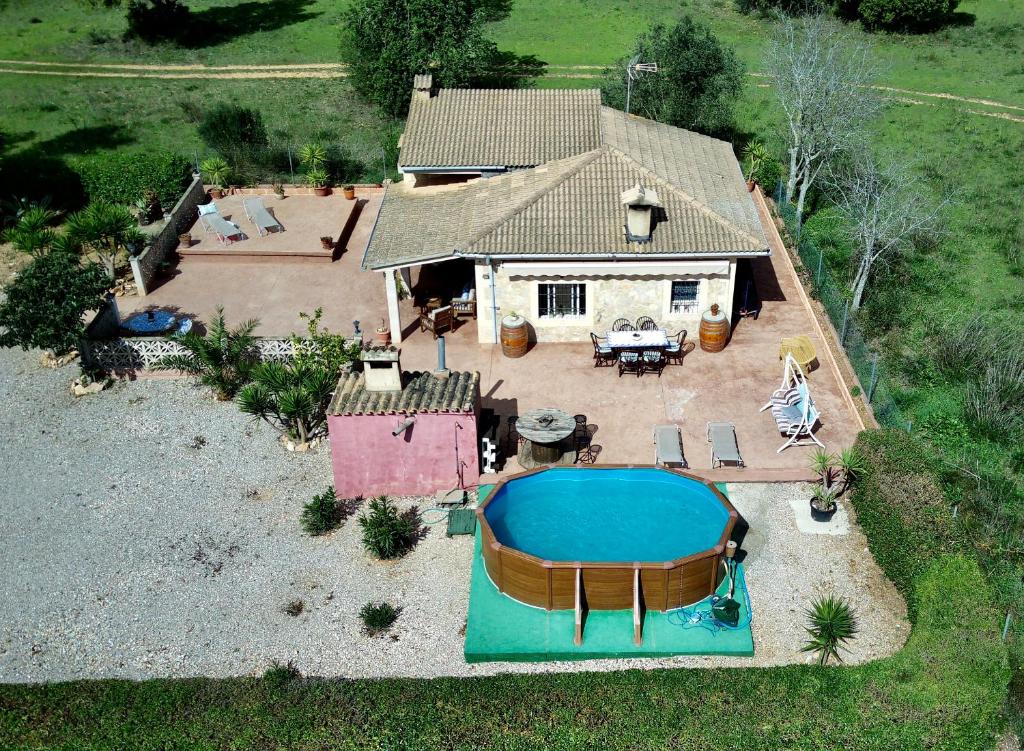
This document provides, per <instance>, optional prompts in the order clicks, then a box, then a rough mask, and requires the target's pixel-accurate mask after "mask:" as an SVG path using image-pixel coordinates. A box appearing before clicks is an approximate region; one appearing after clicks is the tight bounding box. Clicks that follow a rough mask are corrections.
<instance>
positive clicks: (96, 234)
mask: <svg viewBox="0 0 1024 751" xmlns="http://www.w3.org/2000/svg"><path fill="white" fill-rule="evenodd" d="M67 234H68V237H69V238H70V239H71V240H72V241H73V242H76V243H79V244H80V245H81V246H82V247H83V249H84V250H85V251H86V252H91V253H94V254H95V255H96V256H97V257H98V258H99V260H100V262H101V263H102V264H103V267H104V268H105V269H106V270H107V275H108V276H109V277H110V278H111V279H116V278H117V261H118V258H120V257H121V255H122V254H123V253H125V252H126V251H127V250H128V248H129V247H131V246H133V245H137V244H141V243H143V242H145V239H146V238H145V235H143V234H142V232H140V231H139V226H138V220H137V219H136V218H135V216H134V215H133V214H132V212H131V210H130V209H128V207H127V206H121V205H119V204H114V203H107V202H106V201H93V202H92V203H90V204H89V205H88V206H86V207H85V208H84V209H82V210H81V211H76V212H75V213H74V214H72V215H71V216H69V217H68V221H67Z"/></svg>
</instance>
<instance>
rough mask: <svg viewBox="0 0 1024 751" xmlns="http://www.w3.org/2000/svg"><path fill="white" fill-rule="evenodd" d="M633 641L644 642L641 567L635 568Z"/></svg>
mask: <svg viewBox="0 0 1024 751" xmlns="http://www.w3.org/2000/svg"><path fill="white" fill-rule="evenodd" d="M633 643H634V644H636V645H637V646H638V647H639V646H640V645H641V644H643V643H644V636H643V614H642V613H641V612H640V569H638V568H635V569H633Z"/></svg>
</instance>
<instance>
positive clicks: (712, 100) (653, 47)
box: [601, 16, 744, 136]
mask: <svg viewBox="0 0 1024 751" xmlns="http://www.w3.org/2000/svg"><path fill="white" fill-rule="evenodd" d="M635 55H636V56H639V58H640V61H641V62H646V63H657V64H658V72H657V73H647V74H643V75H641V76H639V77H638V78H636V79H635V80H634V81H633V85H632V95H631V97H630V111H631V112H632V113H633V114H635V115H641V116H643V117H646V118H647V119H649V120H657V121H658V122H662V123H668V124H669V125H675V126H678V127H680V128H686V129H688V130H695V131H697V132H699V133H706V134H708V135H716V136H720V135H727V134H728V133H729V130H730V129H731V128H732V125H733V102H735V101H736V100H737V99H738V98H739V96H740V93H741V92H742V90H743V73H744V71H743V65H742V63H740V61H739V60H738V59H737V58H736V55H735V53H734V52H733V51H732V50H731V49H730V48H729V47H726V46H725V45H723V44H722V43H721V42H720V41H719V40H718V38H717V37H716V36H715V35H714V33H713V32H712V31H711V29H710V28H709V27H707V26H705V25H704V24H702V23H699V22H697V21H694V20H693V19H692V18H690V17H689V16H683V18H682V19H680V20H679V22H678V23H676V25H675V26H672V27H668V26H665V25H663V24H656V25H655V26H653V27H652V28H651V30H650V31H648V32H646V33H644V34H641V35H640V36H639V37H638V38H637V40H636V43H635V44H634V45H633V51H632V53H631V54H630V55H629V56H628V57H624V58H622V59H620V60H619V61H618V62H617V63H615V65H614V66H612V67H611V68H608V69H607V70H606V71H605V75H604V80H603V81H602V83H601V94H602V96H603V98H604V100H605V103H606V104H608V105H610V106H612V107H616V108H617V109H625V108H626V85H627V75H626V65H627V63H628V61H629V59H630V58H632V57H633V56H635Z"/></svg>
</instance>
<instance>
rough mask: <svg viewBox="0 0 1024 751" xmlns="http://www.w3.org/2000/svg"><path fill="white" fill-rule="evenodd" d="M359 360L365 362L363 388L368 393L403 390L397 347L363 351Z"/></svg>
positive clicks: (374, 348) (371, 348) (373, 348)
mask: <svg viewBox="0 0 1024 751" xmlns="http://www.w3.org/2000/svg"><path fill="white" fill-rule="evenodd" d="M359 359H360V360H362V361H363V388H365V389H366V390H367V391H369V392H371V393H376V392H380V391H401V390H402V369H401V367H400V366H399V364H398V348H397V347H370V348H369V349H364V350H363V352H362V354H360V356H359Z"/></svg>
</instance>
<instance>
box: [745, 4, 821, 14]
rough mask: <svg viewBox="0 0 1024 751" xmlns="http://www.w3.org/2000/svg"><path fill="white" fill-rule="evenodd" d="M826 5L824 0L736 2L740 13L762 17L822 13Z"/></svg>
mask: <svg viewBox="0 0 1024 751" xmlns="http://www.w3.org/2000/svg"><path fill="white" fill-rule="evenodd" d="M826 5H827V3H826V2H825V1H824V0H736V10H738V11H739V12H740V13H747V14H757V15H762V16H770V15H772V14H773V13H776V12H781V13H785V14H787V15H790V16H797V15H800V14H802V13H814V12H817V11H820V10H821V9H822V8H824V7H825V6H826Z"/></svg>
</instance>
